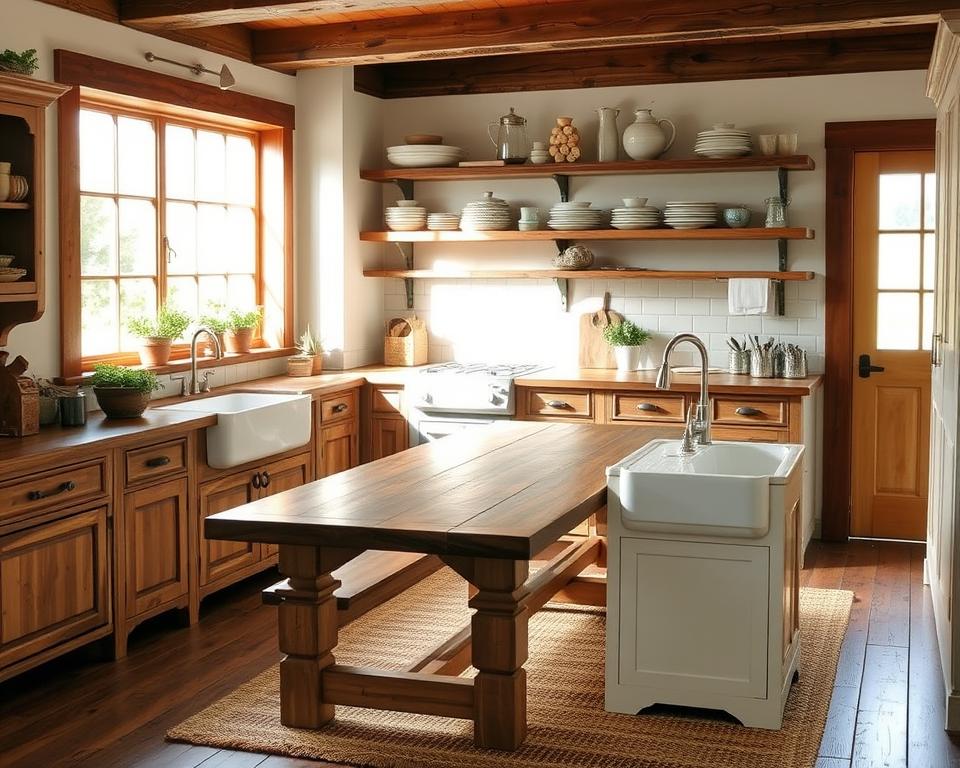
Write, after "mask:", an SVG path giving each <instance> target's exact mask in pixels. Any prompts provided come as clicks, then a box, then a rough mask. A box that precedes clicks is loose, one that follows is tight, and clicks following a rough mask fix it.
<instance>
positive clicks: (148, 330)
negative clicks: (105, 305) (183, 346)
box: [127, 305, 193, 367]
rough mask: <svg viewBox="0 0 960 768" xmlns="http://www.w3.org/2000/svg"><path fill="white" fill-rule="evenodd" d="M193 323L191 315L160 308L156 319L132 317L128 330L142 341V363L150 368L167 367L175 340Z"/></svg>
mask: <svg viewBox="0 0 960 768" xmlns="http://www.w3.org/2000/svg"><path fill="white" fill-rule="evenodd" d="M191 322H193V319H192V318H191V317H190V315H188V314H187V313H186V312H183V311H181V310H179V309H175V308H174V307H171V306H169V305H164V306H162V307H160V311H159V312H157V314H156V316H155V317H147V316H144V315H139V316H135V317H131V318H130V319H129V320H128V321H127V329H128V330H129V331H130V333H132V334H133V335H134V336H139V337H140V339H141V342H140V363H141V364H142V365H145V366H148V367H152V366H157V365H166V364H167V363H168V362H169V361H170V348H171V346H172V345H173V342H174V339H179V338H180V337H181V336H183V334H184V332H185V331H186V330H187V328H189V327H190V323H191Z"/></svg>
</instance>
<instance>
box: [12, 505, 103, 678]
mask: <svg viewBox="0 0 960 768" xmlns="http://www.w3.org/2000/svg"><path fill="white" fill-rule="evenodd" d="M0 608H2V610H0V669H2V668H4V667H7V666H10V665H11V664H13V663H15V662H17V661H20V660H21V659H25V658H27V657H29V656H32V655H34V654H35V653H39V652H40V651H43V650H44V649H46V648H51V647H53V646H55V645H59V644H60V643H63V642H65V641H67V640H70V639H72V638H75V637H79V636H80V635H83V634H85V633H87V632H90V631H92V630H95V629H98V628H100V627H104V626H106V625H107V624H109V622H110V550H109V539H108V536H107V508H106V507H105V506H104V507H98V508H97V509H90V510H86V511H83V512H78V513H76V514H73V515H69V516H67V517H63V518H60V519H58V520H54V521H52V522H48V523H43V524H42V525H37V526H34V527H32V528H27V529H25V530H22V531H19V532H17V533H13V534H10V535H8V536H3V537H0Z"/></svg>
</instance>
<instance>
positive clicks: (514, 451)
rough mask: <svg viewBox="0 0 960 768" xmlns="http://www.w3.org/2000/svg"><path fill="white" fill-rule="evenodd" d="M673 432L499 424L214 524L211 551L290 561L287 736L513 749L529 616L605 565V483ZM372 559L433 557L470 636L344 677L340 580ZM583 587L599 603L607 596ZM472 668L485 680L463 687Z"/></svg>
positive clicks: (285, 602) (283, 615) (522, 730)
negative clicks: (394, 719) (396, 554)
mask: <svg viewBox="0 0 960 768" xmlns="http://www.w3.org/2000/svg"><path fill="white" fill-rule="evenodd" d="M678 431H679V430H678V429H669V428H662V427H644V426H619V425H618V426H613V425H611V426H604V425H595V424H553V423H543V422H507V421H503V422H497V423H495V424H493V425H490V426H489V427H483V428H477V429H472V430H469V431H466V432H464V433H461V434H457V435H453V436H450V437H447V438H444V439H443V440H442V441H439V442H435V443H430V444H427V445H422V446H419V447H416V448H412V449H410V450H407V451H404V452H402V453H399V454H396V455H393V456H390V457H387V458H384V459H381V460H379V461H376V462H373V463H370V464H365V465H361V466H359V467H356V468H354V469H350V470H347V471H345V472H341V473H338V474H336V475H332V476H330V477H327V478H324V479H322V480H317V481H315V482H313V483H309V484H307V485H304V486H301V487H299V488H296V489H293V490H289V491H285V492H283V493H280V494H277V495H275V496H270V497H267V498H264V499H260V500H258V501H255V502H253V503H251V504H246V505H244V506H241V507H238V508H236V509H232V510H229V511H227V512H221V513H219V514H216V515H212V516H210V517H208V518H207V519H206V521H205V524H204V531H205V535H206V536H207V537H208V538H211V539H228V540H233V541H252V542H265V543H272V544H278V545H279V547H280V571H281V574H282V575H283V576H285V577H286V581H285V582H283V583H282V584H280V585H279V586H278V587H276V588H274V590H273V597H274V599H275V600H276V601H277V602H278V604H279V608H278V637H279V648H280V651H281V652H282V653H283V654H285V656H284V657H283V660H282V661H281V663H280V719H281V722H282V723H283V724H284V725H287V726H291V727H296V728H321V727H322V726H323V725H324V724H325V723H329V722H330V721H332V720H333V719H334V716H335V707H336V705H337V704H341V705H347V706H357V707H370V708H374V709H386V710H397V711H402V712H415V713H423V714H431V715H441V716H447V717H455V718H464V719H467V720H472V721H473V723H474V742H475V744H476V745H477V746H479V747H485V748H493V749H501V750H515V749H516V748H517V747H519V746H520V744H521V743H522V742H523V740H524V738H525V736H526V731H527V686H526V682H527V681H526V671H525V670H524V668H523V665H524V663H525V661H526V660H527V622H528V619H529V617H530V615H531V614H532V613H533V612H535V611H537V610H539V609H540V608H541V607H543V605H545V604H546V603H547V602H548V601H549V600H550V599H551V598H553V597H555V596H556V595H557V593H559V592H561V591H563V590H565V589H570V588H571V586H572V582H574V581H575V580H577V579H578V578H579V574H581V573H582V572H583V571H584V570H585V569H586V568H588V567H589V566H591V565H593V564H597V563H599V564H603V562H604V557H605V549H604V547H605V541H604V538H603V534H604V532H605V531H604V526H603V522H602V521H603V520H605V518H604V517H603V513H604V511H605V508H606V497H607V486H606V476H605V470H606V468H607V467H608V466H610V465H612V464H615V463H617V462H618V461H620V460H621V459H622V458H624V457H625V456H627V455H628V454H630V453H631V452H633V451H635V450H637V449H638V448H641V447H642V446H644V445H645V444H646V443H648V442H649V441H650V440H653V439H656V438H662V437H676V436H677V433H678ZM598 519H599V520H601V522H600V524H599V526H598V525H597V524H596V522H595V521H597V520H598ZM588 520H590V521H593V522H592V523H591V524H590V526H589V528H588V532H587V533H586V534H585V535H573V536H571V535H569V532H570V531H572V530H573V529H574V528H576V527H577V526H578V525H580V524H581V523H583V522H584V521H588ZM367 550H392V551H400V552H418V553H426V554H433V555H437V556H438V557H439V558H440V559H441V560H442V561H443V562H444V563H445V564H446V565H448V566H449V567H450V568H452V569H453V570H454V571H456V572H457V573H458V574H460V575H461V576H462V577H463V578H464V579H466V580H467V581H468V582H469V583H470V585H472V589H471V590H470V592H471V594H472V597H470V598H469V605H470V607H471V608H473V609H474V614H473V616H472V618H471V624H470V627H469V628H465V630H464V632H462V633H461V634H460V635H459V636H457V637H453V638H451V639H450V640H449V641H447V642H446V643H444V644H443V645H441V646H439V647H438V648H436V649H434V650H433V651H431V653H430V654H429V655H428V656H426V657H425V658H424V659H422V660H420V661H418V662H417V663H416V664H414V665H413V666H412V667H410V668H409V670H408V671H404V672H395V671H385V670H378V669H373V668H366V667H350V666H345V665H340V664H337V663H336V660H335V657H334V653H335V649H336V646H337V632H338V617H337V603H336V598H335V597H334V591H335V590H336V589H337V588H338V587H339V586H340V582H339V581H337V580H336V579H335V578H334V577H333V575H332V572H333V571H335V570H336V569H337V568H339V567H340V566H342V565H344V564H345V563H346V562H348V561H349V560H351V559H352V558H354V557H356V556H358V555H359V554H361V553H363V552H364V551H367ZM543 553H548V554H547V555H546V562H545V563H544V564H543V565H542V567H540V568H538V569H537V571H536V573H535V574H534V575H533V576H532V577H531V575H530V570H531V569H530V561H531V560H533V559H534V558H537V559H538V560H540V559H543V558H544V555H543ZM582 584H584V585H590V584H592V585H593V586H594V590H593V591H594V602H599V603H600V604H602V600H603V584H602V581H601V582H600V583H599V585H598V584H597V581H596V580H595V579H594V580H592V581H591V580H585V581H583V582H582ZM597 586H599V589H596V587H597ZM465 599H466V595H465ZM464 651H466V652H464ZM469 664H472V665H473V667H475V668H476V670H477V674H476V676H475V677H474V678H472V679H469V678H466V677H461V676H459V675H460V672H462V671H463V669H464V668H465V667H466V666H468V665H469Z"/></svg>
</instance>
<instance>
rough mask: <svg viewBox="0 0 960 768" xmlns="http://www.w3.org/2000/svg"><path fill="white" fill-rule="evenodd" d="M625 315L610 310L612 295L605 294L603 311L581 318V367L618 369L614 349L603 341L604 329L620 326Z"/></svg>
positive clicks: (590, 313)
mask: <svg viewBox="0 0 960 768" xmlns="http://www.w3.org/2000/svg"><path fill="white" fill-rule="evenodd" d="M622 322H623V315H621V314H620V313H619V312H614V311H613V310H611V309H610V294H609V293H605V294H603V309H600V310H597V311H596V312H589V313H588V314H585V315H581V316H580V367H581V368H616V367H617V363H616V361H615V360H614V359H613V347H611V346H610V345H609V344H607V342H605V341H604V340H603V329H604V328H606V327H607V326H608V325H619V324H620V323H622Z"/></svg>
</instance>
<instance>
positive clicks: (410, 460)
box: [204, 421, 680, 559]
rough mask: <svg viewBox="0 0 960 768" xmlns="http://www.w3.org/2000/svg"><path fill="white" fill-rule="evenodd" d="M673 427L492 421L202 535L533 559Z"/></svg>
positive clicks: (220, 518)
mask: <svg viewBox="0 0 960 768" xmlns="http://www.w3.org/2000/svg"><path fill="white" fill-rule="evenodd" d="M679 432H680V429H679V428H678V427H672V428H671V427H645V426H642V427H641V426H638V427H623V426H619V425H618V426H607V425H595V424H543V423H531V422H508V421H502V422H497V423H495V424H491V425H489V426H487V427H482V428H479V429H473V430H469V431H466V432H462V433H459V434H456V435H451V436H450V437H446V438H444V439H443V441H442V442H438V443H428V444H426V445H421V446H417V447H416V448H411V449H410V450H407V451H403V452H401V453H398V454H394V455H393V456H388V457H386V458H384V459H381V460H379V461H376V462H373V463H371V464H363V465H360V466H359V467H354V468H353V469H349V470H346V471H344V472H340V473H338V474H337V475H335V476H333V477H328V478H323V479H321V480H317V481H315V482H312V483H308V484H307V485H304V486H300V487H299V488H294V489H292V490H289V491H286V492H284V493H282V494H278V495H276V496H271V497H267V498H264V499H261V500H259V501H255V502H253V503H251V504H246V505H244V506H242V507H237V508H236V509H232V510H229V511H226V512H222V513H220V514H217V515H213V516H211V517H208V518H206V521H205V523H204V535H205V536H207V537H208V538H213V539H229V540H232V541H259V542H267V543H272V544H313V545H324V546H330V547H346V548H358V549H385V550H394V551H401V552H424V553H429V554H442V555H464V556H474V557H498V558H513V559H529V558H530V557H532V556H533V555H535V554H536V553H537V552H539V551H540V550H541V549H543V547H545V546H547V545H548V544H550V543H552V542H553V541H556V539H557V538H558V537H559V536H561V535H563V534H564V533H565V532H567V531H569V530H570V529H571V528H574V527H575V526H576V525H577V524H578V523H580V522H582V521H583V520H585V519H586V518H587V517H589V516H590V515H591V514H592V513H594V512H596V511H598V510H599V509H601V508H602V507H603V506H604V505H605V504H606V499H607V487H606V477H605V470H606V468H607V467H608V466H609V465H611V464H615V463H616V462H618V461H620V460H621V459H622V458H624V457H625V456H627V455H629V454H630V453H631V452H633V451H635V450H637V449H638V448H641V447H642V446H644V445H646V444H647V443H648V442H649V441H650V440H653V439H655V438H661V437H674V438H675V437H677V436H678V435H679Z"/></svg>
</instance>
